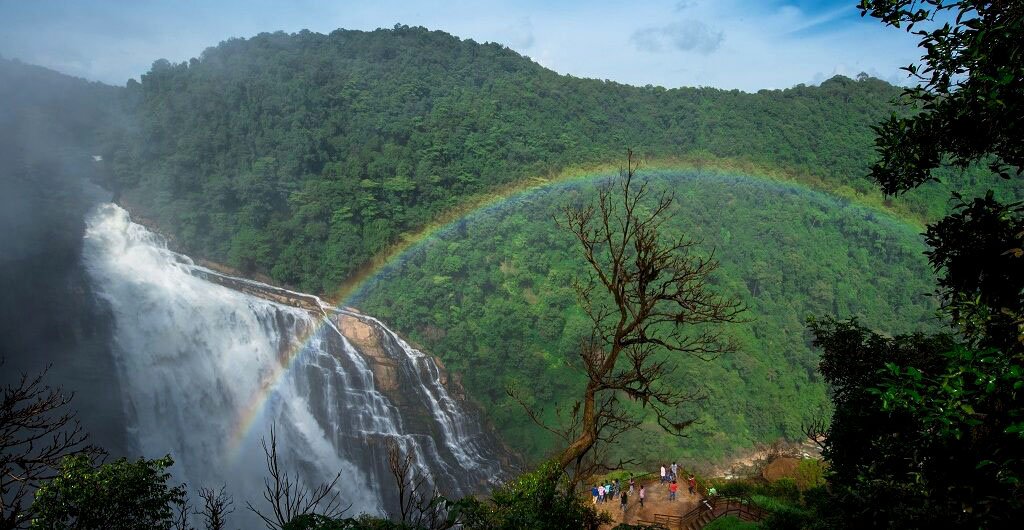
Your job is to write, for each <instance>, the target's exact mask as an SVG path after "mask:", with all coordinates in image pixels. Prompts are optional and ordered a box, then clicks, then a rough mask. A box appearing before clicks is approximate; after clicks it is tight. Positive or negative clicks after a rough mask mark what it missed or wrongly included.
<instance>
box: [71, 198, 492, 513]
mask: <svg viewBox="0 0 1024 530" xmlns="http://www.w3.org/2000/svg"><path fill="white" fill-rule="evenodd" d="M83 259H84V262H85V266H86V270H87V272H88V275H89V277H90V279H91V283H93V284H94V288H95V290H96V292H97V293H98V294H99V296H101V297H102V298H103V299H105V301H106V302H107V303H108V304H109V305H110V307H111V310H112V312H113V314H114V320H115V326H114V327H115V329H114V336H115V347H114V350H115V352H114V358H115V364H116V367H117V370H118V375H119V378H120V380H121V381H123V389H122V390H123V392H122V394H123V407H124V410H125V414H126V416H127V418H128V420H127V421H128V424H129V427H128V430H129V439H130V440H131V441H132V442H133V443H134V444H135V446H136V449H137V450H138V451H139V452H140V453H141V454H144V455H145V456H147V457H149V458H153V457H158V456H162V455H164V454H170V455H171V456H172V457H174V459H175V465H174V466H173V468H172V473H173V475H174V477H175V478H176V479H177V480H181V481H183V482H185V483H187V484H188V485H189V487H190V488H193V489H195V488H198V487H204V486H205V487H217V486H219V485H221V484H226V485H227V487H228V490H229V491H230V492H231V493H232V494H233V495H234V497H235V503H236V506H243V507H244V505H245V504H244V503H245V501H246V500H248V501H251V502H253V504H255V505H257V506H258V505H259V503H260V502H262V498H261V492H262V487H263V477H264V473H265V467H264V457H263V452H262V449H261V446H260V439H261V437H262V436H264V435H266V434H267V433H268V432H269V429H270V426H271V425H272V424H275V425H277V431H278V444H279V452H280V453H281V457H282V459H283V463H284V467H285V468H287V469H290V470H294V471H295V472H298V473H300V475H301V477H302V478H303V479H304V480H305V481H307V483H308V484H311V485H314V484H316V483H319V482H320V481H324V480H330V479H331V478H333V477H334V475H335V474H336V473H338V472H339V471H340V472H341V480H340V481H339V483H338V488H339V491H340V492H341V494H342V498H343V500H344V502H345V503H346V504H348V503H351V504H352V509H351V511H350V513H351V514H356V513H360V512H367V513H381V512H384V511H386V510H387V509H388V508H389V507H390V506H391V505H392V503H394V501H395V499H394V497H393V495H394V493H393V491H394V485H393V484H394V483H393V479H392V477H391V475H390V474H389V472H388V468H387V461H386V447H387V443H389V442H393V443H396V444H398V445H399V446H400V447H401V448H402V450H403V451H405V452H407V453H411V454H412V455H414V457H415V461H416V468H415V473H417V474H418V475H419V476H422V477H426V478H428V480H429V481H430V483H431V484H434V485H436V487H437V488H438V489H439V490H440V491H442V492H443V493H446V494H448V495H453V496H458V495H463V494H466V493H470V492H474V491H478V490H480V489H482V488H483V487H484V486H486V485H488V484H493V483H494V481H495V480H496V479H497V478H498V477H499V476H501V474H502V464H501V462H502V454H501V453H500V452H499V450H498V449H497V446H498V444H496V443H494V441H493V438H491V437H490V435H489V434H488V433H487V432H486V430H485V429H483V428H482V426H481V425H480V423H479V421H478V420H477V419H476V418H475V417H473V415H471V414H468V413H467V412H466V410H465V407H464V406H463V404H462V403H461V402H460V401H459V400H457V399H456V398H455V397H453V396H452V395H451V393H450V392H449V390H448V389H447V388H446V387H445V385H444V384H442V382H441V379H442V377H443V374H442V372H441V370H440V369H439V367H438V366H437V365H436V363H435V362H434V361H433V359H431V358H430V357H429V356H427V355H425V354H424V353H422V352H420V351H419V350H416V349H415V348H413V347H411V346H410V345H409V344H408V343H407V342H406V341H404V340H402V339H401V338H400V337H399V336H398V335H397V334H395V333H394V332H392V331H391V330H390V329H388V328H387V327H386V326H385V325H384V324H383V323H381V322H380V321H378V320H376V319H374V318H372V317H368V316H365V315H362V314H360V313H357V312H355V311H352V310H349V309H340V308H333V307H330V306H328V305H327V304H325V303H324V302H322V301H321V300H319V299H318V298H316V297H314V296H311V295H305V294H302V293H294V292H291V291H286V290H283V289H279V288H275V287H273V286H269V285H265V284H261V283H259V282H254V281H252V280H245V279H241V278H233V277H230V276H225V275H222V274H219V273H216V272H214V271H211V270H209V269H206V268H203V267H200V266H198V265H196V264H195V263H193V261H192V260H191V259H189V258H188V257H187V256H184V255H182V254H178V253H176V252H173V251H171V250H169V249H168V248H167V245H166V243H165V241H164V240H163V239H162V238H161V237H160V236H158V235H156V234H154V233H152V232H150V231H148V230H147V229H146V228H144V227H143V226H141V225H139V224H136V223H133V222H131V220H130V218H129V216H128V213H127V212H126V211H125V210H123V209H121V208H120V207H118V206H116V205H113V204H104V205H101V206H100V207H98V208H97V209H96V210H95V211H94V212H93V213H92V214H90V216H89V218H88V219H87V228H86V235H85V244H84V249H83ZM226 285H237V286H238V287H239V288H230V287H228V286H226ZM253 293H257V294H259V293H263V296H257V295H256V294H253ZM276 299H281V300H283V299H299V300H302V301H305V302H308V303H307V304H291V305H289V304H283V303H278V302H277V301H274V300H276ZM243 511H244V509H240V510H238V511H237V512H236V516H238V517H239V520H242V519H244V518H245V517H248V515H247V514H243V513H241V512H243Z"/></svg>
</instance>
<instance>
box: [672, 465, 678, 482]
mask: <svg viewBox="0 0 1024 530" xmlns="http://www.w3.org/2000/svg"><path fill="white" fill-rule="evenodd" d="M677 473H679V466H677V465H676V463H675V462H672V480H675V479H676V476H677Z"/></svg>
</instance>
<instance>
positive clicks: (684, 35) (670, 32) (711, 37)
mask: <svg viewBox="0 0 1024 530" xmlns="http://www.w3.org/2000/svg"><path fill="white" fill-rule="evenodd" d="M723 38H724V35H723V34H722V32H721V31H719V30H716V29H713V28H711V27H709V26H708V25H707V24H705V23H703V22H701V21H699V20H682V21H679V22H672V23H669V24H666V25H664V26H660V27H646V28H640V29H638V30H636V31H634V32H633V35H632V36H630V41H632V43H633V45H634V46H635V47H636V49H638V50H640V51H645V52H661V51H663V50H665V49H667V48H675V49H676V50H679V51H684V52H689V51H693V52H697V53H703V54H708V53H711V52H713V51H715V50H717V49H718V47H719V46H720V45H721V44H722V39H723Z"/></svg>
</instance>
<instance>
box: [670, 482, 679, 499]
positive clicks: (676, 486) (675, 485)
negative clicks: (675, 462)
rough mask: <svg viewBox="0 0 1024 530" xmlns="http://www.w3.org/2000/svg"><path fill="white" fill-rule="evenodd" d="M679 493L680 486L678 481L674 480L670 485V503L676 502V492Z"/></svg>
mask: <svg viewBox="0 0 1024 530" xmlns="http://www.w3.org/2000/svg"><path fill="white" fill-rule="evenodd" d="M677 491H679V484H678V483H676V481H674V480H673V481H672V483H671V484H669V485H668V500H670V501H674V500H676V492H677Z"/></svg>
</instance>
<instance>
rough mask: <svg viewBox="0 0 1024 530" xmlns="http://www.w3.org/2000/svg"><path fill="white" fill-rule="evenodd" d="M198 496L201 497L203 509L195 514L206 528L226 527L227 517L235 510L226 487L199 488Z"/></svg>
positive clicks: (210, 529)
mask: <svg viewBox="0 0 1024 530" xmlns="http://www.w3.org/2000/svg"><path fill="white" fill-rule="evenodd" d="M199 498H200V499H203V510H202V511H197V512H196V515H198V516H199V517H200V518H202V520H203V524H204V525H205V526H206V530H224V529H225V528H227V517H228V515H230V514H232V513H234V511H235V501H234V499H232V498H231V495H228V492H227V488H226V487H225V486H221V487H220V489H219V490H215V489H213V488H199Z"/></svg>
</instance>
